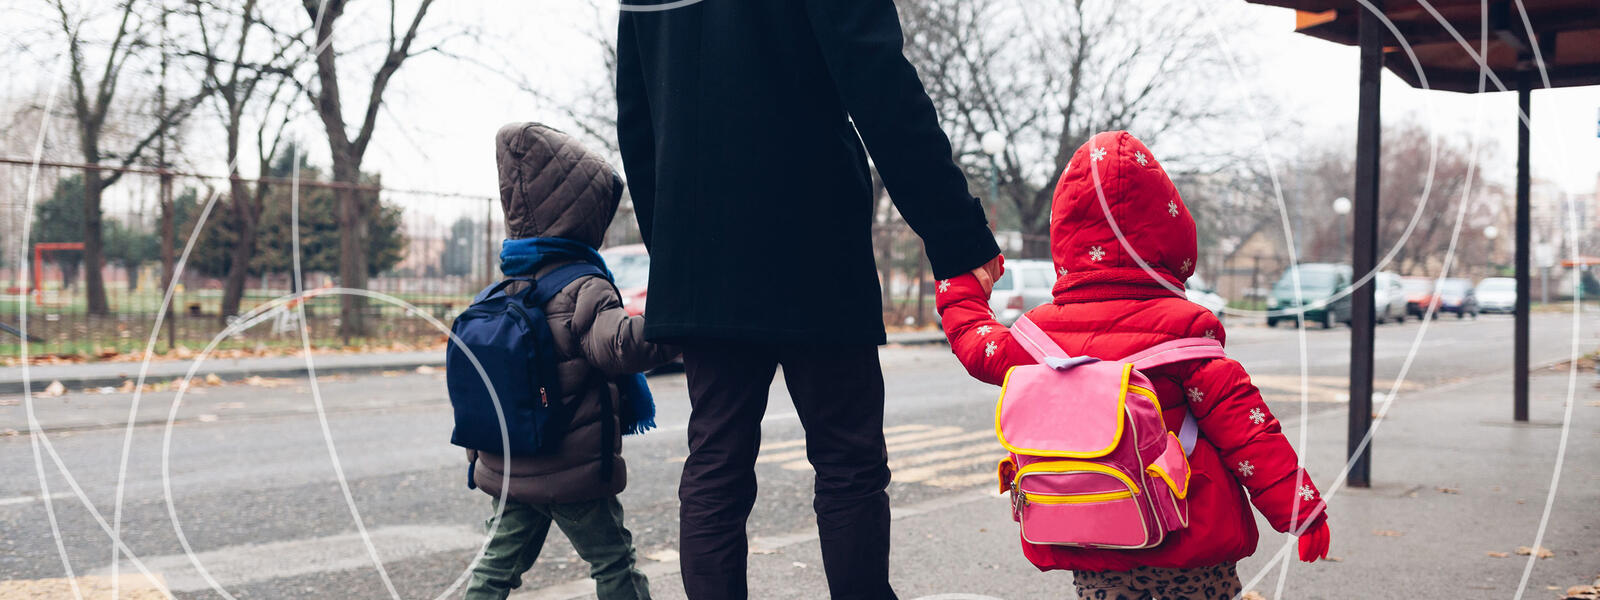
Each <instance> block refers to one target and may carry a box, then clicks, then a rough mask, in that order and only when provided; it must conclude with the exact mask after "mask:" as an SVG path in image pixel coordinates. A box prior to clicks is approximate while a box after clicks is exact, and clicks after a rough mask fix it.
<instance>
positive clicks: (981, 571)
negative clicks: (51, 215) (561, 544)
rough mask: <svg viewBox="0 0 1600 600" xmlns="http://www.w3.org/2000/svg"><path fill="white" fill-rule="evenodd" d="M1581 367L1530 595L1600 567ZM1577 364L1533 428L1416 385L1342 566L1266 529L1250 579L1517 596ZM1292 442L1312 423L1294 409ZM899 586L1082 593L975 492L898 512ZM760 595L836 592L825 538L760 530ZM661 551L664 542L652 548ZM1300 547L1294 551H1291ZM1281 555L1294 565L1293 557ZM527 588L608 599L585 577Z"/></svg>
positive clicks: (1589, 401)
mask: <svg viewBox="0 0 1600 600" xmlns="http://www.w3.org/2000/svg"><path fill="white" fill-rule="evenodd" d="M1593 380H1594V376H1593V375H1592V374H1590V373H1582V372H1580V373H1579V375H1578V386H1577V394H1576V397H1575V399H1574V406H1573V408H1572V423H1571V429H1570V436H1569V439H1568V447H1567V451H1566V459H1565V462H1564V466H1563V468H1562V471H1561V481H1560V488H1559V492H1558V494H1557V495H1556V498H1555V503H1554V508H1553V511H1552V514H1551V517H1550V520H1549V526H1548V529H1547V531H1546V534H1545V538H1544V541H1543V546H1544V547H1546V548H1549V549H1550V550H1551V551H1552V552H1553V556H1552V557H1550V558H1546V559H1541V560H1539V561H1537V563H1536V565H1535V568H1534V571H1533V574H1532V577H1531V578H1530V580H1529V583H1528V586H1527V588H1526V590H1525V592H1524V596H1523V597H1524V598H1539V599H1549V598H1562V597H1564V596H1563V595H1562V592H1564V591H1565V590H1566V589H1567V588H1568V587H1570V586H1586V585H1590V584H1592V583H1594V581H1595V579H1596V576H1597V574H1600V511H1597V510H1596V507H1597V506H1600V466H1597V464H1600V463H1597V460H1596V459H1597V458H1600V391H1597V390H1595V389H1594V388H1593V387H1592V384H1593V383H1594V381H1593ZM1566 384H1567V379H1566V376H1565V374H1564V373H1563V374H1550V373H1549V372H1544V373H1541V374H1539V375H1537V376H1536V377H1535V378H1534V380H1533V384H1532V386H1533V387H1532V389H1533V398H1534V401H1533V407H1532V415H1533V422H1532V423H1530V424H1524V425H1514V424H1512V423H1510V422H1509V415H1510V414H1511V406H1510V399H1509V396H1510V387H1511V385H1510V377H1509V375H1507V374H1496V375H1489V376H1485V377H1480V378H1475V379H1471V380H1466V381H1462V382H1459V383H1455V384H1451V385H1449V386H1443V387H1438V388H1434V389H1431V390H1426V391H1422V392H1418V393H1412V394H1406V395H1402V396H1401V397H1400V398H1399V399H1398V400H1397V401H1396V403H1395V404H1394V406H1393V409H1392V410H1391V411H1390V413H1389V418H1387V419H1386V420H1385V421H1384V422H1383V425H1382V426H1381V427H1380V428H1379V430H1378V433H1377V435H1376V441H1375V444H1374V468H1373V480H1374V482H1375V484H1374V486H1373V487H1372V488H1370V489H1349V488H1346V489H1341V490H1339V491H1337V493H1335V494H1334V495H1333V496H1331V498H1330V504H1331V509H1330V515H1331V521H1330V525H1331V527H1332V530H1333V546H1332V552H1331V556H1332V557H1333V558H1335V559H1337V560H1330V561H1327V562H1321V563H1317V564H1312V565H1307V564H1304V563H1300V562H1298V561H1294V562H1292V563H1291V564H1290V565H1289V569H1288V571H1287V579H1286V580H1285V583H1284V591H1283V594H1282V595H1281V596H1278V595H1277V594H1276V588H1277V585H1278V578H1279V575H1278V574H1279V573H1280V570H1279V569H1280V567H1279V566H1277V565H1268V564H1267V559H1268V558H1270V557H1271V556H1272V555H1273V554H1274V553H1276V552H1277V551H1278V549H1279V548H1280V547H1281V544H1282V543H1283V541H1284V536H1282V535H1279V534H1275V533H1271V529H1270V528H1268V527H1267V526H1266V525H1265V524H1264V523H1262V524H1261V529H1262V531H1263V532H1267V533H1263V535H1262V539H1261V545H1260V549H1259V550H1258V551H1257V555H1256V556H1253V557H1251V558H1249V559H1246V560H1245V561H1243V562H1242V563H1241V564H1240V568H1239V571H1240V576H1241V577H1242V578H1243V579H1244V580H1245V581H1246V582H1249V581H1250V580H1251V579H1253V578H1255V576H1256V575H1257V574H1260V573H1262V572H1263V571H1266V572H1267V574H1266V575H1265V576H1264V577H1262V578H1261V580H1260V581H1258V582H1257V583H1255V584H1254V585H1253V586H1251V587H1250V588H1249V589H1254V590H1257V591H1259V592H1260V593H1261V594H1262V595H1263V597H1265V598H1274V597H1282V598H1296V599H1319V598H1323V599H1334V598H1339V599H1344V598H1485V599H1488V598H1495V599H1505V598H1511V597H1513V596H1514V595H1515V591H1516V589H1517V585H1518V582H1519V580H1520V578H1521V576H1522V571H1523V568H1524V566H1525V565H1526V564H1527V560H1528V557H1526V556H1518V555H1517V554H1516V552H1517V549H1518V547H1519V546H1531V545H1533V540H1534V536H1535V533H1536V531H1537V528H1538V526H1539V521H1540V516H1541V513H1542V511H1543V510H1544V503H1545V497H1546V493H1547V492H1548V490H1549V488H1550V478H1551V473H1552V469H1553V467H1554V464H1555V460H1556V453H1557V446H1558V444H1559V442H1560V433H1561V419H1562V415H1563V410H1564V406H1563V402H1564V400H1565V398H1566V394H1567V389H1566ZM1279 417H1280V418H1281V419H1283V420H1284V421H1285V423H1286V424H1288V425H1287V427H1286V428H1287V431H1286V433H1287V434H1288V435H1289V436H1290V439H1291V440H1298V436H1299V434H1300V423H1301V420H1300V419H1298V418H1297V417H1296V415H1293V414H1280V415H1279ZM1307 422H1308V423H1309V425H1310V427H1311V429H1310V430H1309V435H1308V437H1309V452H1307V453H1306V454H1307V458H1308V461H1309V463H1310V466H1311V471H1312V473H1313V475H1314V476H1315V478H1316V481H1317V482H1318V483H1319V484H1321V485H1322V486H1323V487H1324V488H1325V489H1326V488H1327V487H1328V486H1330V485H1331V484H1332V483H1333V480H1334V478H1335V477H1336V476H1337V474H1338V473H1339V470H1340V468H1341V467H1342V466H1343V464H1344V453H1345V434H1344V432H1345V414H1344V412H1343V411H1334V412H1328V413H1323V414H1319V415H1316V416H1314V417H1312V418H1311V419H1309V421H1307ZM894 536H895V545H894V556H893V565H894V571H893V580H894V584H895V588H896V590H897V592H898V593H899V595H900V597H901V598H906V599H916V598H925V599H930V600H931V599H933V598H940V599H942V600H957V599H965V600H991V599H1002V600H1014V599H1020V598H1046V597H1049V598H1061V597H1071V592H1070V590H1071V576H1070V575H1069V574H1067V573H1039V572H1038V571H1037V570H1035V569H1033V568H1032V566H1031V565H1029V564H1028V563H1027V562H1026V561H1025V560H1024V559H1023V558H1022V557H1021V554H1020V552H1019V551H1018V549H1017V546H1016V544H1017V542H1016V528H1015V525H1014V524H1013V523H1012V522H1011V520H1010V518H1009V515H1008V514H1007V504H1006V502H1005V500H1003V499H1002V498H999V497H997V496H996V495H995V494H994V493H993V492H991V491H989V490H987V489H975V490H973V491H970V492H965V493H960V494H955V495H951V496H947V497H945V498H941V499H937V500H933V501H929V502H925V503H922V504H920V505H913V506H901V507H898V508H897V509H896V512H895V523H894ZM751 546H752V548H753V549H754V550H753V551H752V556H751V557H750V563H751V571H750V572H751V575H750V585H751V597H755V598H796V599H798V598H817V597H822V596H823V594H824V590H825V589H827V588H826V581H825V579H824V575H823V571H822V562H821V559H820V555H819V551H818V547H817V543H816V538H815V533H814V530H813V531H800V532H795V533H793V534H790V535H785V536H776V537H772V538H767V539H757V540H752V544H751ZM652 550H655V551H652ZM642 552H643V553H644V554H646V555H649V556H656V557H658V558H668V560H667V561H666V562H656V561H649V560H644V561H641V562H642V563H643V564H642V565H641V567H642V568H644V569H645V571H646V572H647V573H649V574H650V575H651V576H652V584H653V585H652V590H653V592H654V596H655V597H656V598H663V599H676V598H683V590H682V584H681V583H680V581H679V579H678V575H677V571H676V563H675V561H673V560H671V559H670V556H672V555H671V554H670V553H668V554H667V556H666V557H663V556H662V555H661V553H660V551H659V549H643V550H642ZM1291 552H1292V551H1291ZM1280 564H1281V563H1280ZM514 597H517V598H527V599H531V598H538V599H555V598H575V597H593V596H592V587H590V585H589V584H588V583H587V582H585V581H582V580H579V581H574V582H572V583H571V584H569V585H567V586H561V587H560V588H559V589H554V588H552V589H546V590H530V591H527V592H524V593H522V594H519V595H517V596H514Z"/></svg>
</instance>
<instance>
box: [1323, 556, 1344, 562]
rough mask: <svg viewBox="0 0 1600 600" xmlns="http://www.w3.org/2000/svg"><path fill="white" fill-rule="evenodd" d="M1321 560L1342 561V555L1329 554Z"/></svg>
mask: <svg viewBox="0 0 1600 600" xmlns="http://www.w3.org/2000/svg"><path fill="white" fill-rule="evenodd" d="M1322 560H1325V561H1328V562H1344V557H1343V556H1329V557H1327V558H1324V559H1322Z"/></svg>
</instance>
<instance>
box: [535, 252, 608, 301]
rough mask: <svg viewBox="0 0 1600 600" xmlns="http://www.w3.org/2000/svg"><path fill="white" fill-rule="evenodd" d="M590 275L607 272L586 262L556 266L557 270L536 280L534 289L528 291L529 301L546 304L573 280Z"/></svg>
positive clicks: (604, 274) (599, 275)
mask: <svg viewBox="0 0 1600 600" xmlns="http://www.w3.org/2000/svg"><path fill="white" fill-rule="evenodd" d="M590 275H594V276H598V277H605V276H606V272H605V271H602V270H600V267H597V266H594V265H592V264H589V263H586V262H576V263H571V264H566V265H561V266H559V267H556V268H555V270H552V271H550V272H549V273H545V274H544V276H542V277H540V278H539V279H538V280H537V281H536V282H535V284H534V286H533V289H532V291H529V292H526V293H527V294H528V299H527V302H528V303H529V304H535V305H538V306H544V303H546V302H549V301H550V299H551V298H554V297H556V294H559V293H561V290H564V289H566V288H567V286H568V285H570V284H572V282H574V281H577V280H579V279H581V278H583V277H588V276H590Z"/></svg>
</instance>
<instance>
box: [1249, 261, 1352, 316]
mask: <svg viewBox="0 0 1600 600" xmlns="http://www.w3.org/2000/svg"><path fill="white" fill-rule="evenodd" d="M1297 273H1298V275H1299V277H1298V279H1299V284H1300V290H1299V294H1298V296H1297V295H1296V293H1295V279H1296V274H1297ZM1350 279H1351V270H1350V265H1343V264H1333V263H1306V264H1301V265H1296V266H1294V267H1291V268H1289V269H1287V270H1285V271H1284V272H1283V276H1282V277H1279V278H1278V282H1277V283H1275V284H1273V286H1272V294H1271V295H1269V296H1267V326H1268V327H1273V326H1276V325H1277V324H1278V321H1288V322H1290V323H1293V322H1294V321H1295V315H1296V314H1299V313H1300V312H1301V311H1304V313H1305V320H1306V322H1308V323H1321V324H1322V328H1323V329H1331V328H1332V327H1333V324H1334V323H1335V322H1345V323H1348V322H1350V295H1349V294H1347V293H1345V290H1346V289H1347V288H1349V287H1350Z"/></svg>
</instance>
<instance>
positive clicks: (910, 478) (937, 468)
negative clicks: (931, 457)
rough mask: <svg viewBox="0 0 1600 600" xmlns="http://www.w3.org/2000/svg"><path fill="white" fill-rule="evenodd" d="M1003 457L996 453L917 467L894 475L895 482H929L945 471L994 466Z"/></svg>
mask: <svg viewBox="0 0 1600 600" xmlns="http://www.w3.org/2000/svg"><path fill="white" fill-rule="evenodd" d="M1002 456H1004V455H1003V454H1001V453H998V452H996V453H992V454H983V455H978V456H968V457H966V458H960V459H956V460H947V461H945V462H942V463H936V464H931V465H928V466H925V467H916V468H913V469H904V470H901V471H899V472H896V473H894V480H895V481H902V482H907V483H917V482H921V481H924V480H927V479H931V478H933V477H934V476H936V475H938V474H940V473H943V472H945V471H949V470H951V469H959V468H961V467H969V466H972V465H981V464H991V465H992V464H995V463H997V462H999V461H1000V458H1001V457H1002Z"/></svg>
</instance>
